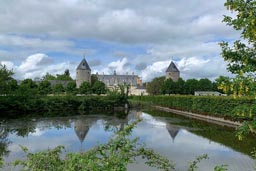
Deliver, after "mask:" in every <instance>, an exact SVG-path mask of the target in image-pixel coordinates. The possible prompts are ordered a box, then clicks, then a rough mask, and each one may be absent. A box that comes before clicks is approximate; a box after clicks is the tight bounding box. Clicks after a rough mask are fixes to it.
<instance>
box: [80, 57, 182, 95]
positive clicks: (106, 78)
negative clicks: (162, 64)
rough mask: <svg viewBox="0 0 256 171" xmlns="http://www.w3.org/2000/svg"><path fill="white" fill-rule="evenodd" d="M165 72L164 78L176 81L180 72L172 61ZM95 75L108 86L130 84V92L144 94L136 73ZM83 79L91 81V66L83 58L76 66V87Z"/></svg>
mask: <svg viewBox="0 0 256 171" xmlns="http://www.w3.org/2000/svg"><path fill="white" fill-rule="evenodd" d="M165 73H166V76H165V77H166V79H169V78H171V79H172V80H173V81H178V79H179V78H180V72H179V70H178V68H177V67H176V65H175V64H174V63H173V62H171V63H170V65H169V66H168V68H167V70H166V71H165ZM96 76H97V78H98V80H100V81H102V82H104V83H105V85H106V86H107V87H108V88H113V87H116V86H118V85H124V84H127V85H130V86H131V92H130V93H131V94H134V95H141V94H146V89H145V88H143V87H142V80H141V79H140V77H139V76H138V75H134V74H131V75H129V74H128V73H127V74H126V75H118V74H117V73H116V71H114V73H113V74H112V75H105V74H104V73H103V74H102V75H100V74H98V73H96ZM84 81H87V82H89V83H91V68H90V66H89V65H88V63H87V61H86V60H85V58H84V59H83V60H82V61H81V62H80V64H79V65H78V67H77V68H76V86H77V88H79V87H80V85H81V84H82V83H83V82H84Z"/></svg>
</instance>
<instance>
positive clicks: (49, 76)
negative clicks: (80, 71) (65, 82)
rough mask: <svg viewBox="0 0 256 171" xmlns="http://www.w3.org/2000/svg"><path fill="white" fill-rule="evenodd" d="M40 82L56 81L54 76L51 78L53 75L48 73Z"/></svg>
mask: <svg viewBox="0 0 256 171" xmlns="http://www.w3.org/2000/svg"><path fill="white" fill-rule="evenodd" d="M42 80H47V81H49V80H56V77H55V76H53V75H51V74H49V73H48V72H47V73H46V74H45V76H43V79H42Z"/></svg>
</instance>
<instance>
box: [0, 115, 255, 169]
mask: <svg viewBox="0 0 256 171" xmlns="http://www.w3.org/2000/svg"><path fill="white" fill-rule="evenodd" d="M149 113H150V114H149ZM138 117H139V118H142V119H143V120H142V122H140V123H139V124H138V126H137V127H136V128H135V129H134V131H133V134H132V136H134V137H140V141H141V142H145V143H146V144H147V146H148V147H151V148H153V149H154V150H155V151H156V152H158V153H161V154H162V155H164V156H166V157H168V158H169V159H171V160H173V161H174V163H176V168H177V170H186V168H187V167H186V166H187V165H188V164H187V163H188V162H189V161H193V160H194V159H195V158H196V156H198V155H202V154H205V153H207V154H208V155H209V157H210V159H208V160H204V161H202V162H201V163H200V164H199V169H198V170H199V171H208V170H213V168H214V166H216V165H222V164H227V165H228V168H229V170H230V171H252V170H253V167H254V164H255V163H254V161H253V160H252V159H251V158H250V157H249V155H248V154H249V153H250V151H251V150H252V149H251V148H250V147H252V146H256V143H255V142H256V141H255V140H256V139H255V137H251V138H247V139H246V140H245V141H243V142H238V141H237V140H236V138H235V135H234V130H233V129H231V128H226V127H222V126H217V125H213V124H207V123H204V122H199V121H195V120H191V119H188V118H183V117H180V116H175V115H172V114H169V113H164V112H156V111H148V112H140V111H132V112H130V114H129V115H128V117H127V118H126V119H117V118H115V117H112V116H104V115H90V116H72V117H62V118H41V119H38V118H37V119H29V120H8V121H2V122H1V127H0V131H1V136H0V138H1V139H0V150H1V151H0V155H2V156H3V157H4V160H5V162H6V163H9V162H11V161H13V160H15V159H20V158H22V157H24V153H23V152H22V150H21V148H20V145H22V146H26V147H28V148H29V149H30V151H32V152H36V151H38V150H43V149H48V148H54V147H56V146H58V145H64V146H65V147H66V150H67V151H74V152H77V151H85V150H87V149H90V148H91V147H93V146H94V145H95V144H97V143H104V142H107V141H108V139H109V138H110V137H111V136H113V133H112V132H109V131H105V129H104V128H105V126H106V125H113V126H117V127H120V128H121V127H123V126H125V125H126V124H127V123H129V122H132V121H133V120H135V119H136V118H138ZM128 169H129V170H131V171H143V170H147V171H150V170H152V171H153V170H155V169H152V168H148V167H147V166H145V165H144V164H143V161H142V160H141V159H138V160H137V163H135V164H131V165H129V166H128ZM5 170H14V169H13V168H12V167H9V166H8V167H6V168H5Z"/></svg>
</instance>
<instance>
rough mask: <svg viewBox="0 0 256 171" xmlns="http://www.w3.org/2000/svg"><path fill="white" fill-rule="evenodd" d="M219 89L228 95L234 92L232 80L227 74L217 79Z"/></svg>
mask: <svg viewBox="0 0 256 171" xmlns="http://www.w3.org/2000/svg"><path fill="white" fill-rule="evenodd" d="M215 81H216V84H217V87H218V90H220V91H222V92H224V93H226V94H227V95H230V94H233V88H232V86H231V84H232V80H231V78H229V77H226V76H219V77H218V78H216V79H215Z"/></svg>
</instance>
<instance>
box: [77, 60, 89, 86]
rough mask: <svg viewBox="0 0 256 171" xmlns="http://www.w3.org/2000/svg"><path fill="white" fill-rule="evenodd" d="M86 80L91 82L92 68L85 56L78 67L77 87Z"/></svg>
mask: <svg viewBox="0 0 256 171" xmlns="http://www.w3.org/2000/svg"><path fill="white" fill-rule="evenodd" d="M84 81H87V82H89V83H91V68H90V67H89V65H88V63H87V61H86V60H85V58H84V59H83V60H82V61H81V62H80V64H79V65H78V67H77V68H76V87H77V88H79V87H80V85H81V84H82V83H83V82H84Z"/></svg>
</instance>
